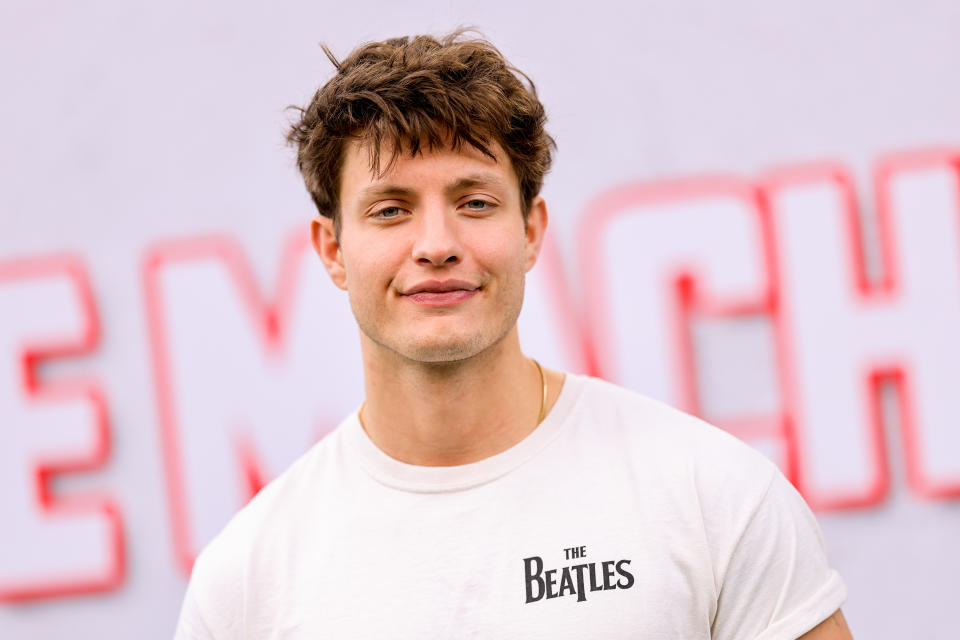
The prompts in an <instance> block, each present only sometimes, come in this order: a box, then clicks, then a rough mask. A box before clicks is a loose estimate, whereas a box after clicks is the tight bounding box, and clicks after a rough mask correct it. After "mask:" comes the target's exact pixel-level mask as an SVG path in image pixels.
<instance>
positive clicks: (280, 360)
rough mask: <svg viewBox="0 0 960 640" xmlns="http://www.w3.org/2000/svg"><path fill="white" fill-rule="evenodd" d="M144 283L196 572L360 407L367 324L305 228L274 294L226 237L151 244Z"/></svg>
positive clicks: (161, 402) (164, 419) (160, 397)
mask: <svg viewBox="0 0 960 640" xmlns="http://www.w3.org/2000/svg"><path fill="white" fill-rule="evenodd" d="M144 291H145V295H146V305H147V317H148V325H149V334H150V342H151V352H152V357H153V369H154V381H155V388H156V398H157V403H158V418H159V426H160V431H161V442H162V446H163V457H164V467H165V473H166V479H167V492H168V501H169V508H170V512H171V523H172V527H173V544H174V548H175V553H176V556H177V560H178V563H179V564H180V566H181V567H182V568H183V570H184V571H186V572H189V571H190V568H191V567H192V564H193V560H194V558H195V557H196V554H197V552H198V551H199V550H200V549H201V548H202V547H203V545H204V544H206V542H208V541H209V540H210V539H211V538H212V537H213V536H214V535H215V534H216V533H217V532H218V531H219V530H220V529H221V528H222V527H223V526H224V524H226V522H227V521H228V519H229V518H230V516H231V515H232V514H233V513H234V512H235V511H236V510H237V509H238V508H240V507H241V506H243V505H244V504H245V503H246V502H247V501H248V500H249V499H250V498H251V497H252V496H253V495H254V494H255V493H256V492H257V491H258V490H259V489H260V487H261V486H262V485H263V484H264V483H265V482H266V481H268V480H270V479H271V478H272V477H273V476H274V475H275V474H276V473H278V472H279V471H281V470H283V469H284V468H285V467H286V466H288V465H289V464H290V463H291V462H292V461H293V460H294V459H295V458H297V457H298V456H299V455H300V454H301V453H303V452H305V451H306V450H307V449H308V448H309V446H310V445H311V444H312V443H313V442H315V441H316V440H317V439H318V438H319V437H320V436H322V435H323V434H324V433H325V432H326V431H329V430H330V429H331V428H332V427H334V426H335V425H336V422H337V421H338V420H339V419H340V417H341V416H343V415H346V414H347V413H348V412H349V411H351V410H353V409H355V408H356V406H357V405H358V404H359V401H360V393H361V390H362V374H361V369H360V358H359V347H358V345H356V326H355V324H354V322H353V318H352V316H351V315H350V311H349V307H348V305H347V303H346V299H345V295H344V293H343V292H342V291H340V290H339V289H336V288H335V287H334V286H333V285H332V284H331V283H330V281H329V278H328V277H327V275H326V273H324V271H323V267H322V265H321V264H320V262H319V260H317V258H316V256H315V255H314V254H313V251H312V249H311V247H310V244H309V236H308V234H307V233H306V232H305V230H304V231H303V232H298V233H296V234H294V235H293V236H292V237H291V239H290V240H289V241H288V242H287V243H286V244H285V246H284V249H283V251H282V255H281V257H280V260H279V269H278V270H277V274H276V285H275V286H274V287H273V290H272V294H271V295H269V296H268V295H265V294H264V293H263V291H264V287H261V286H260V285H259V283H258V280H257V278H256V274H255V272H254V270H253V268H252V267H251V266H250V264H249V262H248V260H247V257H246V254H245V253H244V251H243V250H242V248H241V247H240V246H239V245H238V244H237V243H236V242H235V241H233V240H231V239H229V238H224V237H212V238H201V239H196V238H194V239H189V240H180V241H173V242H166V243H163V244H159V245H156V246H154V247H152V248H151V249H150V250H149V251H148V254H147V256H146V260H145V264H144ZM331 344H333V345H336V350H335V351H333V352H332V353H331V350H330V345H331ZM350 349H354V350H355V351H357V354H356V355H354V357H344V354H345V353H349V352H350Z"/></svg>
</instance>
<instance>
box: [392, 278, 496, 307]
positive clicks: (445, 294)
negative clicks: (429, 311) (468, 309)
mask: <svg viewBox="0 0 960 640" xmlns="http://www.w3.org/2000/svg"><path fill="white" fill-rule="evenodd" d="M479 289H480V287H479V286H477V285H475V284H473V283H470V282H467V281H465V280H425V281H423V282H418V283H417V284H415V285H413V286H412V287H410V288H408V289H406V290H405V291H403V294H402V295H403V296H404V297H406V298H408V299H410V300H411V301H413V302H416V303H417V304H422V305H425V306H430V307H444V306H449V305H454V304H459V303H461V302H463V301H464V300H468V299H469V298H472V297H473V296H474V294H476V293H477V291H478V290H479Z"/></svg>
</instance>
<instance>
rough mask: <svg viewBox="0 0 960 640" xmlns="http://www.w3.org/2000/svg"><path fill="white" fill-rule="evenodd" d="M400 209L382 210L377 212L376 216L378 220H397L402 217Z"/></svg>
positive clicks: (388, 208) (389, 208)
mask: <svg viewBox="0 0 960 640" xmlns="http://www.w3.org/2000/svg"><path fill="white" fill-rule="evenodd" d="M400 213H401V209H400V207H386V208H385V209H380V211H377V213H376V216H377V217H378V218H396V217H398V216H399V215H400Z"/></svg>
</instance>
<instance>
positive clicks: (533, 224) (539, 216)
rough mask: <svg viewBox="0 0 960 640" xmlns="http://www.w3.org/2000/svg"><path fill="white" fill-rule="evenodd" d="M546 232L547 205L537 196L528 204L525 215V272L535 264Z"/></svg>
mask: <svg viewBox="0 0 960 640" xmlns="http://www.w3.org/2000/svg"><path fill="white" fill-rule="evenodd" d="M546 232H547V203H546V202H545V201H544V199H543V198H542V197H540V196H537V197H536V198H534V199H533V202H531V203H530V211H529V212H528V213H527V229H526V234H527V264H526V269H527V271H530V269H532V268H533V265H535V264H537V256H539V255H540V247H541V246H543V236H544V234H545V233H546Z"/></svg>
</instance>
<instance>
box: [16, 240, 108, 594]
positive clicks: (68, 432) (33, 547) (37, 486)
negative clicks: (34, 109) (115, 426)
mask: <svg viewBox="0 0 960 640" xmlns="http://www.w3.org/2000/svg"><path fill="white" fill-rule="evenodd" d="M0 309H3V313H0V362H2V363H3V365H2V368H0V416H3V423H2V427H3V431H4V434H3V447H2V448H0V478H2V479H0V482H2V485H3V488H4V491H3V494H2V495H3V501H2V503H0V512H2V514H0V521H2V522H3V525H2V527H3V534H2V536H3V545H0V601H13V600H28V599H36V598H49V597H54V596H61V595H67V594H77V593H90V592H98V591H107V590H110V589H114V588H116V587H117V586H119V585H120V584H121V583H122V581H123V577H124V544H123V526H122V523H121V519H120V515H119V510H118V509H117V508H116V506H115V505H114V503H113V501H112V500H111V499H110V498H108V497H106V496H99V495H92V494H89V493H86V494H83V495H78V494H69V495H63V494H58V493H57V492H55V491H54V490H53V489H52V488H51V486H50V485H51V481H52V480H53V478H54V477H56V476H59V475H61V474H67V473H76V472H80V471H86V470H92V469H97V468H98V467H101V466H103V465H104V464H105V463H106V461H107V459H108V457H109V454H110V434H109V430H108V424H107V410H106V402H105V399H104V396H103V394H102V392H101V391H100V389H99V388H98V387H97V386H96V385H95V384H94V383H92V382H89V381H81V380H69V381H68V380H56V381H51V380H44V379H43V377H42V376H41V375H40V374H39V373H38V371H37V369H38V367H39V366H40V365H41V364H42V363H43V361H45V360H48V359H51V358H60V357H67V356H74V355H79V354H85V353H88V352H90V351H91V350H92V349H93V348H94V347H95V346H96V345H97V342H98V340H99V324H98V320H97V314H96V309H95V307H94V303H93V296H92V294H91V291H90V285H89V282H88V280H87V276H86V271H85V270H84V268H83V266H82V265H81V263H80V262H79V261H78V260H76V259H74V258H70V257H64V256H60V257H48V258H42V259H28V260H27V259H25V260H15V261H7V262H0Z"/></svg>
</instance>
